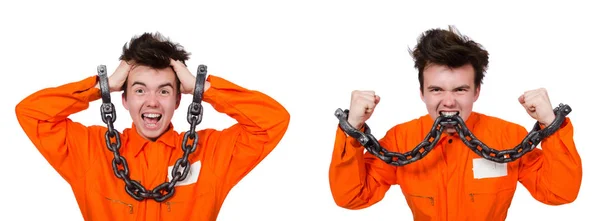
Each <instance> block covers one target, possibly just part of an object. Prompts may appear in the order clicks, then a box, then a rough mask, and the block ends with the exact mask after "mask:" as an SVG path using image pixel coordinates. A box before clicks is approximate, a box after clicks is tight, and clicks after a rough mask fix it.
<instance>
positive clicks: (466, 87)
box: [427, 84, 471, 90]
mask: <svg viewBox="0 0 600 221" xmlns="http://www.w3.org/2000/svg"><path fill="white" fill-rule="evenodd" d="M470 88H471V86H469V85H467V84H463V85H461V86H458V87H455V88H454V90H456V89H470ZM427 89H429V90H431V89H442V87H439V86H435V85H430V86H428V87H427Z"/></svg>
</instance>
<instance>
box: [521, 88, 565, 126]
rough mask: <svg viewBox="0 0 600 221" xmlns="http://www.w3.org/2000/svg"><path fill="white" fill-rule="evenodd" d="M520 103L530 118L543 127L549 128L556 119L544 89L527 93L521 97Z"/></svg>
mask: <svg viewBox="0 0 600 221" xmlns="http://www.w3.org/2000/svg"><path fill="white" fill-rule="evenodd" d="M519 102H520V103H521V105H523V107H524V108H525V110H526V111H527V113H528V114H529V116H531V117H532V118H533V119H535V120H537V121H538V122H539V123H540V124H542V125H541V126H544V127H545V126H548V125H549V124H550V123H552V121H554V118H556V115H554V110H553V109H552V104H550V98H549V97H548V93H547V92H546V89H544V88H539V89H535V90H530V91H526V92H525V93H523V95H521V96H520V97H519Z"/></svg>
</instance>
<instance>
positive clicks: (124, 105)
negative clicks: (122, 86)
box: [121, 93, 129, 110]
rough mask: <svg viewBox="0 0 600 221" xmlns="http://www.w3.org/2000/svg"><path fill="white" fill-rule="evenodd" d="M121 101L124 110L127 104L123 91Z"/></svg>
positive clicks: (126, 108)
mask: <svg viewBox="0 0 600 221" xmlns="http://www.w3.org/2000/svg"><path fill="white" fill-rule="evenodd" d="M121 102H122V103H123V107H125V110H129V108H128V106H127V98H126V97H125V93H122V94H121Z"/></svg>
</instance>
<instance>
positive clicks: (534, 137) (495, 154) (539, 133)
mask: <svg viewBox="0 0 600 221" xmlns="http://www.w3.org/2000/svg"><path fill="white" fill-rule="evenodd" d="M569 113H571V107H569V105H566V104H562V103H561V104H559V105H558V107H556V108H554V115H555V116H556V117H555V118H554V120H553V121H552V123H550V124H549V125H548V126H546V127H545V128H544V129H541V127H540V124H539V122H536V123H535V125H534V127H533V129H532V130H531V131H530V132H529V133H528V134H527V136H525V138H523V141H521V143H519V144H518V145H516V146H515V147H514V148H512V149H506V150H496V149H494V148H490V147H488V146H487V145H485V144H484V143H483V142H481V141H480V140H479V139H477V138H476V137H475V135H473V133H471V131H469V129H468V128H467V126H466V125H465V123H464V122H463V120H462V119H461V118H460V117H456V118H455V120H456V121H458V124H457V125H456V126H455V128H456V131H458V134H459V136H460V139H461V140H462V141H463V143H464V144H465V145H467V147H469V149H471V150H472V151H473V152H475V153H476V154H477V155H479V156H481V157H483V158H485V159H487V160H490V161H494V162H496V163H508V162H512V161H515V160H517V159H519V158H521V157H522V156H523V155H525V154H526V153H528V152H530V151H531V150H533V149H534V148H535V147H536V146H537V145H538V144H539V143H540V142H541V141H542V140H543V139H545V138H546V137H548V136H550V135H552V134H554V133H555V132H556V131H558V129H560V126H561V125H562V123H563V122H564V121H565V118H566V116H567V115H568V114H569Z"/></svg>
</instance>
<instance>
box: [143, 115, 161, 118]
mask: <svg viewBox="0 0 600 221" xmlns="http://www.w3.org/2000/svg"><path fill="white" fill-rule="evenodd" d="M143 116H144V117H147V118H158V117H160V116H161V115H160V114H144V115H143Z"/></svg>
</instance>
